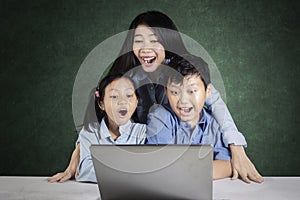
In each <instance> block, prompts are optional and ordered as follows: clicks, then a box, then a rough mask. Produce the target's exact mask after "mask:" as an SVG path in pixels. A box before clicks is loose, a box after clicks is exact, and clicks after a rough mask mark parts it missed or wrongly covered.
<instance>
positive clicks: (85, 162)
mask: <svg viewBox="0 0 300 200" xmlns="http://www.w3.org/2000/svg"><path fill="white" fill-rule="evenodd" d="M79 142H80V162H79V165H78V176H77V178H76V181H80V182H94V183H96V182H97V180H96V174H95V170H94V165H93V161H92V156H91V152H90V146H91V144H97V143H98V139H97V136H96V134H95V133H92V132H89V131H86V130H85V129H84V128H83V130H82V131H81V132H80V134H79Z"/></svg>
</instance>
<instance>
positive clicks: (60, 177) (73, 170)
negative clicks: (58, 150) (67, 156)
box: [48, 144, 80, 183]
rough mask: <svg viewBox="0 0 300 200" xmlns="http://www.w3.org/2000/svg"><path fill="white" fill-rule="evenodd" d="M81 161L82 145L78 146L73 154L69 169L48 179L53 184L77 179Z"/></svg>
mask: <svg viewBox="0 0 300 200" xmlns="http://www.w3.org/2000/svg"><path fill="white" fill-rule="evenodd" d="M79 161H80V144H77V145H76V148H75V149H74V151H73V153H72V156H71V160H70V163H69V166H68V167H67V169H66V170H65V171H64V172H60V173H57V174H55V175H53V176H52V177H50V178H48V181H49V182H51V183H53V182H60V183H63V182H65V181H67V180H70V179H72V178H76V177H77V176H78V164H79Z"/></svg>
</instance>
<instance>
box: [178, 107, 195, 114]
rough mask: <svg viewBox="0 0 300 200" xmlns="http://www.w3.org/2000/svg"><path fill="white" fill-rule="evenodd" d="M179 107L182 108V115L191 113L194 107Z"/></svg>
mask: <svg viewBox="0 0 300 200" xmlns="http://www.w3.org/2000/svg"><path fill="white" fill-rule="evenodd" d="M178 109H179V110H180V113H181V114H182V115H186V114H189V113H190V112H191V110H192V109H193V107H180V108H178Z"/></svg>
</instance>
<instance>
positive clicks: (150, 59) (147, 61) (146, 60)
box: [141, 56, 156, 64]
mask: <svg viewBox="0 0 300 200" xmlns="http://www.w3.org/2000/svg"><path fill="white" fill-rule="evenodd" d="M141 58H142V60H143V61H144V63H145V64H152V63H153V62H154V61H155V60H156V56H142V57H141Z"/></svg>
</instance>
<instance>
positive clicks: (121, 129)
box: [100, 118, 132, 139]
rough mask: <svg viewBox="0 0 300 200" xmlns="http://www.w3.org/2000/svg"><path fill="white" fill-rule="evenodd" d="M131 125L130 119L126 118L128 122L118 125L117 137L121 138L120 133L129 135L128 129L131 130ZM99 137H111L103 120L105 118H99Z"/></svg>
mask: <svg viewBox="0 0 300 200" xmlns="http://www.w3.org/2000/svg"><path fill="white" fill-rule="evenodd" d="M131 125H132V122H131V120H128V122H127V123H126V124H124V125H121V126H120V127H119V132H120V136H119V137H118V138H121V137H122V135H129V134H130V131H131ZM100 138H110V139H111V135H110V134H109V130H108V127H107V125H106V122H105V118H103V119H102V120H101V126H100Z"/></svg>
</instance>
